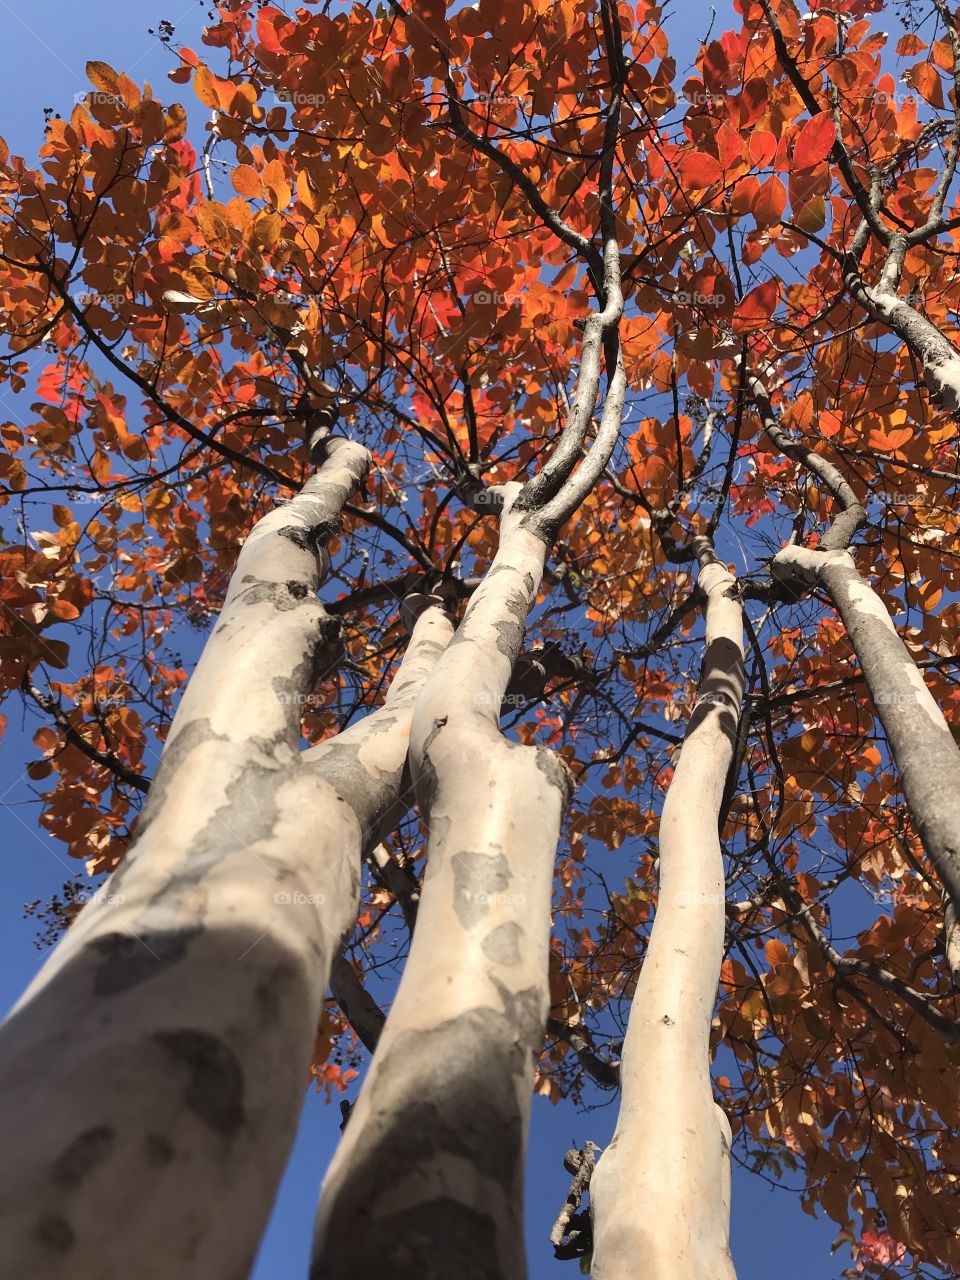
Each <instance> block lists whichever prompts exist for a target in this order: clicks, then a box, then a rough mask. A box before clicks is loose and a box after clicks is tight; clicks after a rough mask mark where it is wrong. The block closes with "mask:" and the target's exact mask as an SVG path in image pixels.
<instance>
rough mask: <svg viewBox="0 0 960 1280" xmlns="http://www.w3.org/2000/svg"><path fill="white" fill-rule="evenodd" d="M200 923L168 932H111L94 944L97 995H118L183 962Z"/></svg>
mask: <svg viewBox="0 0 960 1280" xmlns="http://www.w3.org/2000/svg"><path fill="white" fill-rule="evenodd" d="M200 932H201V930H200V928H199V926H194V927H192V928H187V929H172V930H170V931H168V932H165V933H159V932H157V933H143V934H140V935H138V936H134V935H133V934H129V933H107V934H104V936H103V937H102V938H96V939H95V940H94V941H93V942H91V944H90V948H91V950H92V951H94V952H96V953H97V954H98V955H99V956H100V959H99V961H98V962H97V964H96V967H95V968H94V974H93V991H94V995H97V996H101V997H106V996H116V995H119V994H120V993H121V992H123V991H129V990H130V988H131V987H136V986H139V985H140V983H141V982H148V981H149V980H150V979H151V978H155V977H157V975H158V974H161V973H163V972H165V971H166V970H167V969H169V968H171V966H173V965H175V964H179V963H180V961H181V960H182V959H183V958H184V956H185V955H186V954H187V951H188V950H189V947H190V943H191V942H192V941H193V939H194V938H195V937H196V936H197V934H198V933H200Z"/></svg>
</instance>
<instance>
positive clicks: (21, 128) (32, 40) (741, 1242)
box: [0, 0, 849, 1280]
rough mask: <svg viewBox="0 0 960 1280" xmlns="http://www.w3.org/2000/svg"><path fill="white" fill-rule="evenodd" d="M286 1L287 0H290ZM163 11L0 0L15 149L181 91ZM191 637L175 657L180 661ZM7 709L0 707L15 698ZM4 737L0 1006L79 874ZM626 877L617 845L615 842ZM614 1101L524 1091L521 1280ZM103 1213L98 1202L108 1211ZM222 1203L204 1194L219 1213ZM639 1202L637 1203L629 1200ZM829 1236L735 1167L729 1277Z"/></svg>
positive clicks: (307, 1204) (314, 1181)
mask: <svg viewBox="0 0 960 1280" xmlns="http://www.w3.org/2000/svg"><path fill="white" fill-rule="evenodd" d="M290 7H291V8H292V7H293V6H290ZM715 8H716V10H717V18H716V25H715V28H714V29H715V31H716V32H720V31H722V30H723V29H724V18H725V15H726V14H728V13H729V12H730V11H731V8H732V6H731V4H730V2H729V0H717V3H716V5H715ZM710 16H711V9H710V6H707V5H699V4H694V3H691V2H690V0H678V5H677V19H676V21H674V22H673V23H672V24H671V27H670V30H671V39H672V42H673V45H674V48H673V52H674V55H675V56H676V57H677V60H678V63H679V65H680V66H681V68H682V67H683V65H684V64H685V63H688V62H689V61H690V60H691V59H692V57H693V54H694V52H695V49H696V44H697V41H698V39H699V37H700V36H701V35H703V34H704V32H705V31H706V29H707V27H708V26H709V23H710ZM162 18H166V19H168V20H169V21H170V22H172V23H173V24H174V27H175V29H176V34H175V37H174V41H175V42H182V43H185V44H189V45H191V46H192V47H195V48H196V47H199V45H200V40H199V30H200V28H201V26H202V25H203V24H204V23H205V22H207V21H209V14H208V10H207V6H206V5H205V4H203V3H199V2H198V0H191V2H190V3H186V0H179V3H176V4H174V3H164V4H163V6H162V7H160V6H159V5H158V3H157V2H156V0H42V3H35V4H26V3H24V2H23V0H14V2H13V3H9V2H8V0H0V33H2V41H0V44H2V48H3V51H4V59H3V65H4V76H3V79H2V82H0V134H2V135H3V136H4V137H5V138H6V140H7V142H8V143H9V144H10V147H11V150H12V151H14V152H15V153H18V154H22V155H25V156H26V157H27V158H28V160H29V159H33V158H34V157H35V153H36V149H37V146H38V145H39V143H40V141H41V140H42V132H43V108H44V107H51V108H53V109H54V110H55V111H58V112H60V114H62V115H68V114H69V111H70V110H71V108H72V105H73V100H74V96H75V95H77V94H82V93H83V92H85V91H86V90H87V89H88V88H89V82H88V80H87V79H86V76H85V75H84V64H85V62H86V61H87V59H100V60H102V61H105V62H108V63H110V64H111V65H112V66H114V67H115V68H116V69H117V70H120V71H124V72H126V73H127V74H128V75H131V76H132V77H133V78H134V79H135V80H138V81H141V80H143V79H147V80H149V81H150V82H151V83H152V84H153V86H154V89H155V92H156V93H157V95H158V96H160V97H164V98H166V99H167V100H171V101H172V100H174V99H175V98H176V97H177V96H180V97H181V98H183V99H187V97H188V95H189V96H190V97H192V90H190V89H189V88H188V87H182V86H174V85H171V84H170V83H169V82H168V81H167V80H166V70H167V68H168V67H169V66H170V65H171V57H170V54H169V52H168V51H166V50H164V49H163V47H162V46H161V45H160V44H159V42H158V41H157V40H156V39H155V38H152V37H150V36H148V34H147V28H148V27H154V28H156V27H157V25H158V23H159V21H160V20H161V19H162ZM0 409H2V413H3V416H4V418H5V419H9V420H12V421H15V422H21V423H22V422H24V421H25V415H27V416H28V415H29V397H24V399H23V400H22V401H20V402H17V401H15V400H12V399H11V398H10V397H9V395H6V396H0ZM191 656H193V657H195V656H196V655H195V654H193V655H191V653H190V650H189V648H185V649H184V657H185V659H186V660H187V661H188V662H189V661H190V659H191ZM13 702H14V700H13V699H11V706H9V707H7V708H5V709H6V710H7V711H8V713H9V712H10V711H12V709H13ZM11 719H12V721H13V723H11V725H10V728H9V732H8V736H7V737H6V739H5V740H4V741H3V743H2V746H0V805H2V808H0V868H2V879H0V884H2V892H0V1004H2V1005H3V1007H4V1008H6V1007H9V1005H10V1004H11V1003H12V1002H13V1001H14V1000H15V999H16V997H17V996H18V995H19V994H20V991H21V990H22V988H23V986H24V985H25V983H26V982H27V981H28V980H29V978H30V977H32V975H33V973H34V972H35V971H36V970H37V968H38V967H39V965H40V963H41V961H42V954H41V952H40V951H38V950H37V949H36V947H35V946H34V942H33V938H34V935H35V932H36V927H35V924H34V922H32V921H30V920H24V918H23V904H24V903H25V902H29V901H33V900H35V899H48V898H49V897H50V896H51V895H52V894H53V893H55V892H57V891H58V890H59V889H60V887H61V886H62V884H63V882H64V880H65V879H67V878H69V877H72V876H77V875H78V874H82V870H83V869H82V867H77V866H75V865H74V864H73V863H72V862H71V861H70V859H69V858H68V857H67V856H66V854H65V853H64V852H63V849H62V847H61V846H60V845H59V844H57V843H56V842H55V841H52V840H49V839H48V838H47V837H46V835H44V834H43V833H42V832H41V831H40V830H39V828H38V827H37V825H36V814H37V810H36V807H35V806H34V805H32V804H31V803H30V802H31V797H32V791H31V788H32V786H33V784H31V783H30V782H29V780H28V779H26V777H25V775H24V772H23V770H24V765H25V764H26V763H27V761H29V760H30V759H31V758H34V756H35V754H36V752H35V749H34V748H33V747H32V744H31V742H30V733H31V732H32V727H31V726H28V731H27V732H24V731H23V730H22V728H21V727H20V726H19V725H18V724H17V723H16V715H13V716H11ZM621 853H622V857H623V859H624V861H623V866H622V868H618V870H622V871H623V873H624V874H626V872H627V869H628V864H627V859H628V857H629V849H628V847H624V849H623V850H622V851H621ZM339 1118H340V1117H339V1112H338V1110H337V1108H336V1107H330V1108H327V1107H325V1106H324V1105H323V1103H322V1102H321V1101H320V1099H318V1098H316V1097H314V1096H313V1095H310V1096H309V1097H308V1098H307V1101H306V1106H305V1110H304V1119H303V1124H302V1126H301V1132H300V1135H299V1138H298V1141H297V1145H296V1147H295V1150H294V1153H293V1156H292V1159H291V1163H290V1166H289V1169H288V1173H287V1177H286V1179H285V1181H284V1184H283V1188H282V1191H281V1195H280V1197H279V1200H278V1203H277V1207H276V1210H275V1213H274V1217H273V1221H272V1223H271V1227H270V1230H269V1232H268V1235H267V1238H266V1240H265V1242H264V1246H263V1249H262V1251H261V1256H260V1260H259V1263H258V1266H257V1269H256V1272H255V1275H256V1278H257V1280H282V1278H284V1277H288V1276H289V1277H294V1276H297V1275H303V1274H304V1272H305V1262H306V1257H307V1251H308V1248H309V1238H310V1231H311V1225H312V1216H313V1206H314V1203H315V1200H316V1192H317V1187H318V1184H319V1181H320V1178H321V1176H322V1173H323V1170H324V1168H325V1165H326V1163H327V1161H328V1159H329V1156H330V1154H331V1152H332V1150H333V1147H334V1145H335V1143H336V1140H337V1138H338V1136H339V1133H338V1124H339ZM614 1119H615V1116H614V1109H613V1107H612V1106H607V1107H605V1108H603V1109H600V1110H597V1111H594V1112H592V1113H590V1114H587V1115H585V1114H583V1113H580V1112H578V1111H577V1110H576V1108H574V1107H573V1106H572V1105H570V1104H567V1103H563V1104H561V1105H559V1106H556V1107H554V1106H551V1104H550V1103H548V1102H546V1101H545V1100H544V1099H541V1098H537V1099H535V1100H534V1107H533V1128H532V1134H531V1148H530V1155H531V1159H530V1177H529V1190H528V1223H529V1229H528V1238H529V1249H530V1268H531V1277H532V1280H560V1278H561V1277H566V1278H567V1280H573V1278H574V1277H575V1276H577V1275H578V1274H579V1271H578V1268H577V1266H576V1264H575V1263H557V1262H555V1261H554V1260H553V1258H552V1251H551V1249H550V1245H549V1243H548V1240H547V1236H548V1233H549V1229H550V1226H551V1224H552V1222H553V1219H554V1218H555V1216H556V1214H557V1212H558V1211H559V1209H560V1207H561V1205H562V1203H563V1200H564V1197H565V1195H566V1190H567V1186H568V1184H569V1175H567V1174H566V1173H565V1172H564V1170H563V1167H562V1159H563V1153H564V1151H565V1150H566V1149H567V1147H569V1146H571V1145H573V1144H577V1145H582V1143H583V1141H584V1140H585V1139H586V1138H592V1139H593V1140H594V1141H595V1142H598V1143H600V1144H603V1143H605V1142H606V1141H608V1139H609V1137H610V1134H611V1131H612V1128H613V1123H614ZM107 1211H108V1210H107ZM224 1211H225V1210H224V1206H222V1205H211V1212H216V1213H222V1212H224ZM636 1211H637V1212H638V1213H643V1212H644V1206H643V1205H638V1206H636ZM835 1235H836V1229H835V1228H834V1226H833V1224H832V1223H829V1222H824V1221H823V1220H820V1221H817V1222H815V1221H813V1220H812V1219H811V1218H809V1217H808V1216H806V1215H805V1214H803V1213H802V1211H801V1209H800V1203H799V1197H798V1196H796V1195H792V1194H789V1193H787V1192H784V1191H775V1190H771V1189H770V1188H769V1187H768V1186H767V1185H766V1184H765V1183H764V1182H762V1181H761V1180H760V1179H759V1178H758V1177H756V1176H755V1175H752V1174H749V1173H747V1172H745V1171H742V1170H735V1172H734V1189H733V1254H734V1260H735V1263H736V1266H737V1273H738V1277H739V1280H773V1278H775V1280H837V1278H838V1277H839V1275H840V1272H841V1271H842V1270H843V1268H844V1267H846V1266H848V1265H849V1261H848V1258H849V1255H848V1253H847V1251H846V1249H845V1248H844V1249H843V1250H842V1251H841V1252H840V1253H838V1254H837V1255H836V1257H831V1254H830V1242H831V1240H832V1239H833V1238H834V1236H835Z"/></svg>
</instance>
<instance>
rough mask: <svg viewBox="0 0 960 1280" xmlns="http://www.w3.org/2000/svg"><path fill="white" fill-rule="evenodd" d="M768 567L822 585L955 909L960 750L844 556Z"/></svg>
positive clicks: (800, 551) (782, 556)
mask: <svg viewBox="0 0 960 1280" xmlns="http://www.w3.org/2000/svg"><path fill="white" fill-rule="evenodd" d="M773 570H774V572H775V573H776V574H777V575H778V576H780V577H781V578H783V579H785V580H786V581H796V580H800V581H802V582H804V583H806V584H808V585H809V584H811V583H816V582H819V583H821V584H822V585H823V586H824V587H825V588H826V590H827V592H828V594H829V596H830V599H831V600H832V601H833V604H834V606H835V608H836V610H837V612H838V613H839V615H840V618H841V620H842V621H843V625H844V627H845V628H846V631H847V635H848V636H849V638H850V643H851V644H852V645H853V649H854V652H855V653H856V655H857V658H858V660H859V662H860V666H861V668H862V670H863V674H864V677H865V678H866V681H867V685H868V687H869V689H870V693H871V695H872V697H873V703H874V706H875V708H876V712H877V716H878V717H879V719H880V723H881V724H882V725H883V728H884V730H885V732H886V735H887V741H888V743H889V744H890V753H891V755H892V756H893V759H894V762H895V764H896V766H897V770H898V772H899V774H900V778H901V781H902V783H903V791H904V795H905V796H906V799H907V804H908V805H909V806H910V812H911V814H912V815H913V821H914V824H915V825H916V828H917V833H918V834H919V836H920V838H921V840H922V841H923V845H924V848H925V849H926V851H927V854H928V856H929V858H930V861H931V862H932V863H933V866H934V868H935V870H936V872H937V876H938V877H939V879H940V883H941V885H942V886H943V888H944V889H945V890H946V892H947V894H948V895H949V897H950V899H951V901H952V902H953V905H954V908H955V910H958V911H960V748H958V747H957V744H956V742H955V741H954V738H953V735H952V734H951V732H950V729H949V726H948V725H947V722H946V720H945V719H944V717H943V713H942V712H941V710H940V708H939V707H938V706H937V704H936V702H935V701H934V699H933V695H932V694H931V693H930V690H929V689H928V688H927V686H926V684H925V683H924V679H923V676H922V675H921V673H920V670H919V669H918V667H917V664H916V663H915V662H914V660H913V658H911V656H910V654H909V652H908V651H907V649H906V647H905V646H904V644H903V641H902V640H901V639H900V637H899V636H898V635H897V631H896V628H895V627H894V625H893V622H892V620H891V618H890V615H889V613H887V610H886V608H885V607H884V604H883V601H882V600H881V599H880V597H879V596H878V595H877V593H876V592H875V591H874V590H873V589H872V588H871V587H870V586H869V584H868V583H866V582H865V581H864V580H863V578H862V577H861V576H860V574H859V572H858V571H857V566H856V563H855V561H854V559H853V556H852V555H850V553H849V552H847V551H829V552H823V551H817V550H814V549H810V548H802V547H785V548H784V549H783V550H782V551H780V552H779V553H778V554H777V556H776V557H775V558H774V561H773Z"/></svg>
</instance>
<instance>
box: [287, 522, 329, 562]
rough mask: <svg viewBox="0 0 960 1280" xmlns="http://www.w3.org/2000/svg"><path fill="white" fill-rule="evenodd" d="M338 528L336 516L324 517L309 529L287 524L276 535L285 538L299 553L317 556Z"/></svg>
mask: <svg viewBox="0 0 960 1280" xmlns="http://www.w3.org/2000/svg"><path fill="white" fill-rule="evenodd" d="M339 528H340V521H339V519H338V518H337V517H336V516H325V517H324V518H323V519H321V520H318V521H317V523H316V524H314V525H311V526H310V528H309V529H307V528H304V526H303V525H302V524H288V525H285V526H284V527H283V528H282V529H278V530H277V534H278V536H279V537H281V538H287V539H288V540H289V541H290V542H292V543H293V545H294V546H295V547H299V548H300V550H301V551H309V552H310V554H311V555H318V554H319V552H320V551H322V550H323V548H324V547H325V546H326V544H327V543H328V542H329V541H330V539H331V538H332V537H333V536H334V534H335V533H336V532H337V530H338V529H339Z"/></svg>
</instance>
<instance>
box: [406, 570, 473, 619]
mask: <svg viewBox="0 0 960 1280" xmlns="http://www.w3.org/2000/svg"><path fill="white" fill-rule="evenodd" d="M459 599H460V590H459V588H458V584H457V583H456V582H454V581H453V580H452V579H450V578H443V579H441V580H440V581H438V582H436V583H434V584H433V585H432V586H428V585H427V584H426V583H424V585H423V589H422V590H419V591H411V592H409V593H408V594H407V595H405V596H404V598H403V600H402V601H401V602H400V620H401V622H402V623H403V625H404V626H405V627H406V629H407V631H408V632H412V631H413V628H414V626H415V625H416V622H417V619H418V618H419V617H420V615H421V613H424V612H425V611H426V610H427V609H431V608H434V609H442V610H443V611H444V613H445V614H447V616H448V617H450V618H455V617H456V614H457V604H458V601H459Z"/></svg>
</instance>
